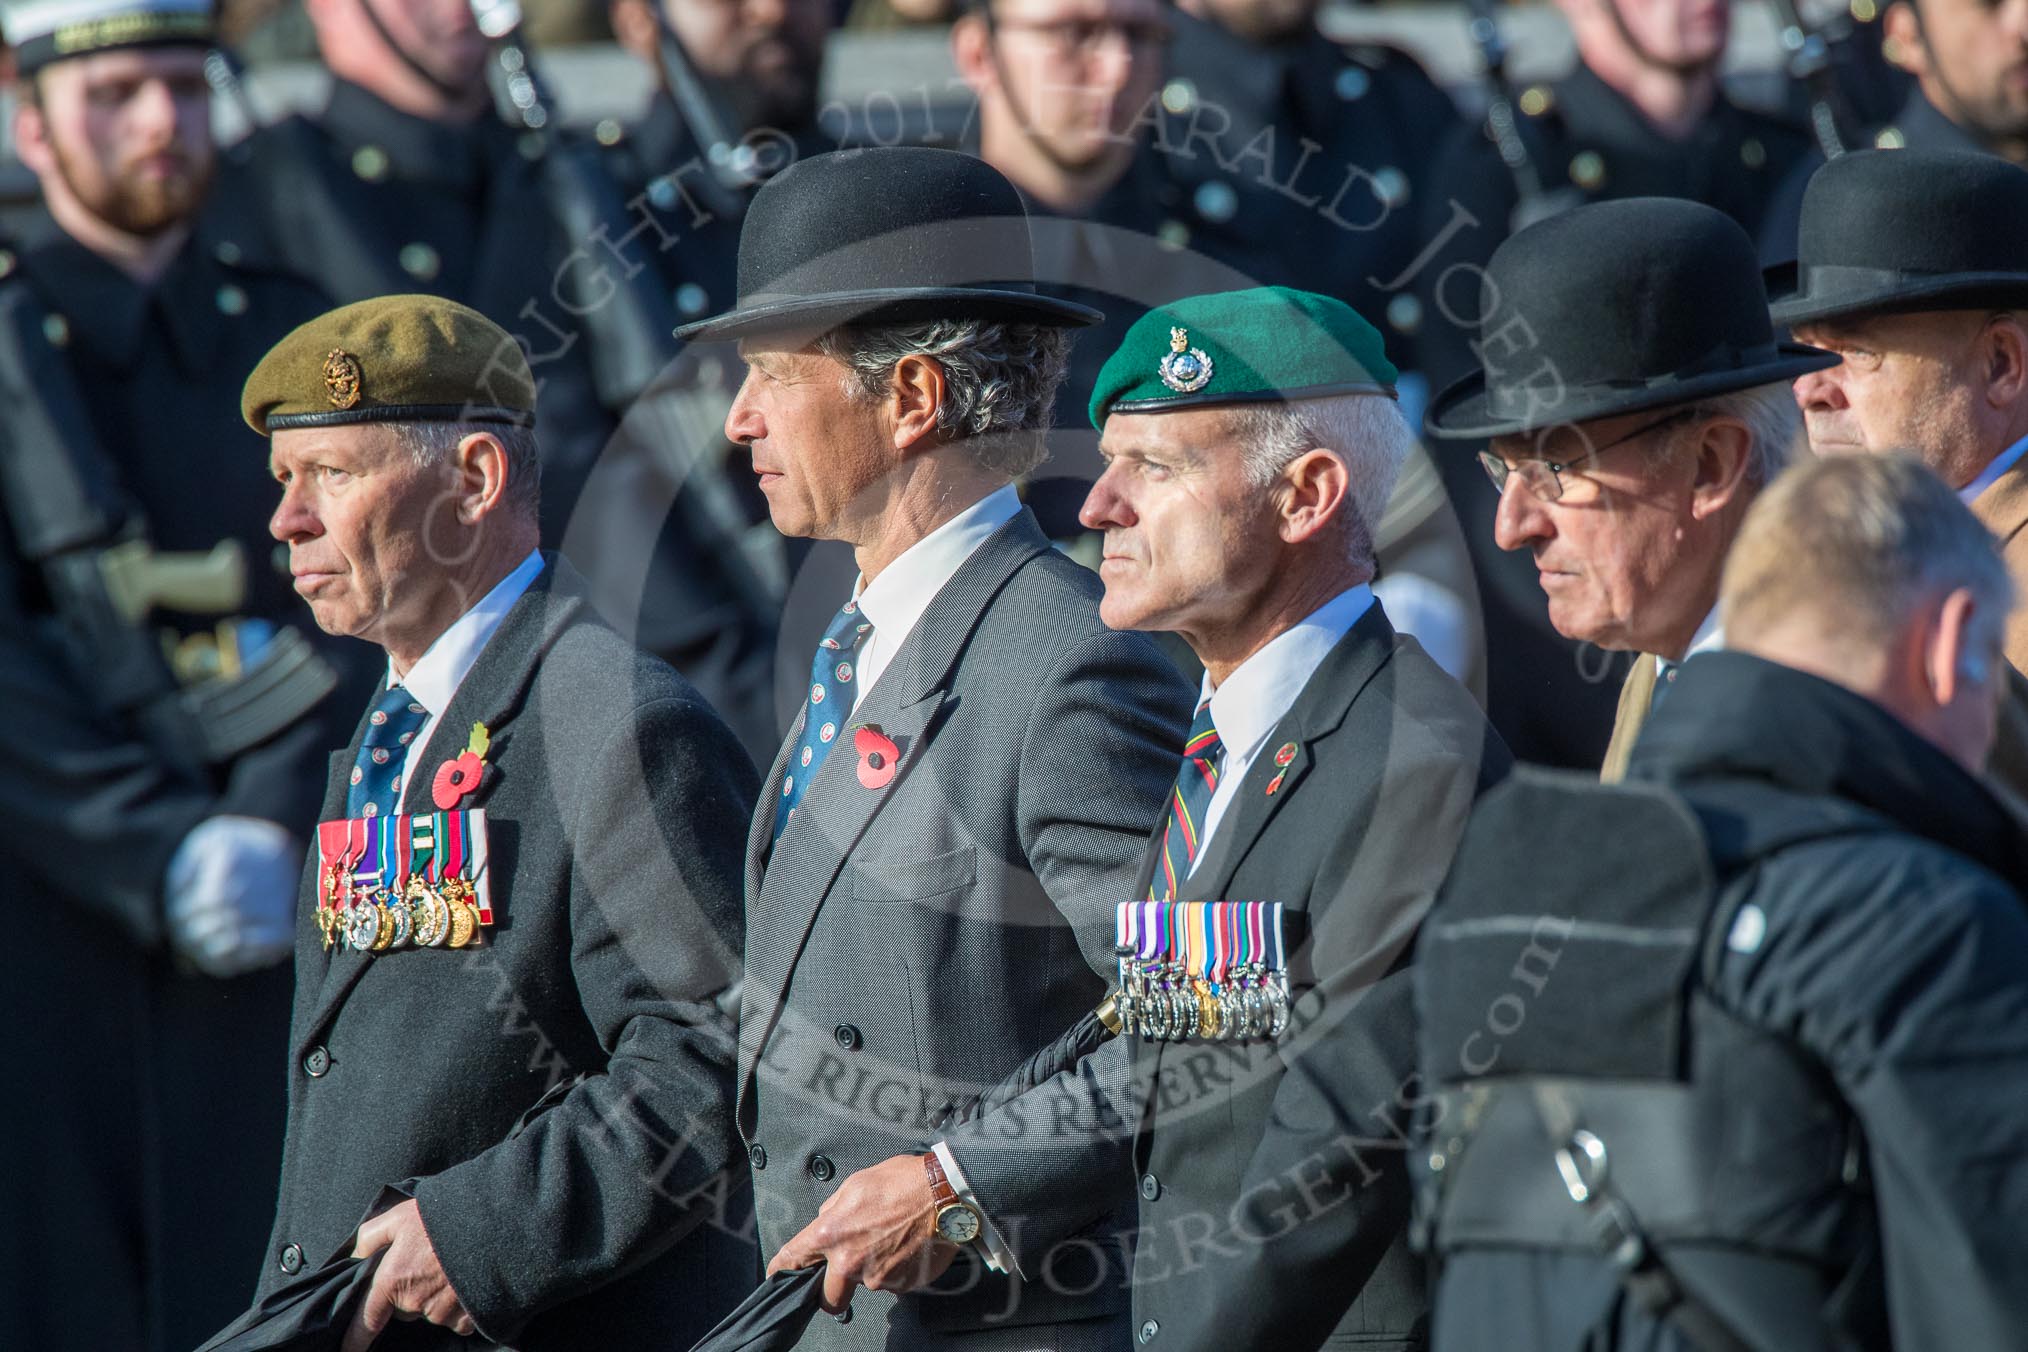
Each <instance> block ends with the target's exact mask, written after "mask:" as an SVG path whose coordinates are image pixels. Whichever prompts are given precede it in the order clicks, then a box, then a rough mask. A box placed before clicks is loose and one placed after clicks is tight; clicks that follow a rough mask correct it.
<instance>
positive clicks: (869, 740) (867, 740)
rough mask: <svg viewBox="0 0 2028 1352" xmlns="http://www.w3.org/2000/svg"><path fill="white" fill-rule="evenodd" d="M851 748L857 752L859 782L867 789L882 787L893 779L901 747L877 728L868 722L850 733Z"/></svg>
mask: <svg viewBox="0 0 2028 1352" xmlns="http://www.w3.org/2000/svg"><path fill="white" fill-rule="evenodd" d="M852 749H853V750H855V751H857V752H858V753H859V782H860V783H861V784H863V785H865V786H866V787H867V788H869V789H884V788H886V787H887V786H888V784H889V783H890V782H891V781H892V780H893V779H894V769H895V764H896V762H898V761H900V759H901V748H900V747H897V746H896V745H895V744H894V740H893V739H892V738H891V737H889V736H888V735H887V734H886V733H884V732H882V731H881V730H880V729H879V728H876V727H874V726H872V725H871V724H868V725H867V726H865V727H862V728H860V729H858V730H857V731H855V732H854V733H853V734H852Z"/></svg>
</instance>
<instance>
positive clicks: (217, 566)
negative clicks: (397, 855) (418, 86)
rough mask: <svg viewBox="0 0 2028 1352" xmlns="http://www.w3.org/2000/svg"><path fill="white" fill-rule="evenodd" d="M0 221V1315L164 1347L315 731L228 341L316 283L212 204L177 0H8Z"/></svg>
mask: <svg viewBox="0 0 2028 1352" xmlns="http://www.w3.org/2000/svg"><path fill="white" fill-rule="evenodd" d="M4 18H5V28H6V37H7V41H8V44H9V46H10V47H11V48H12V49H13V52H14V54H15V56H16V58H17V60H18V61H19V70H20V76H21V78H20V80H19V82H18V83H17V84H16V86H15V90H14V92H15V96H16V99H17V103H16V112H15V122H14V145H15V147H16V149H17V150H18V151H19V153H20V155H21V157H22V159H23V161H24V162H25V163H26V164H27V166H28V167H29V168H30V169H31V170H33V172H34V174H35V176H36V178H37V180H38V181H39V183H40V186H41V190H42V198H41V203H40V205H39V206H38V207H37V208H36V209H35V210H33V211H32V212H30V213H28V214H27V215H26V216H25V217H24V218H22V219H21V220H20V222H19V229H20V236H19V238H17V239H14V240H12V241H10V242H9V243H8V245H7V247H6V249H5V251H4V252H0V278H4V280H0V446H4V456H5V461H4V469H0V707H4V708H5V709H6V715H5V717H4V718H0V820H4V823H5V824H4V826H0V868H4V870H5V872H6V875H7V877H8V879H9V882H8V885H7V889H8V893H9V900H8V906H7V916H8V920H7V942H6V944H5V945H4V946H0V1030H4V1032H0V1080H4V1082H5V1083H6V1084H7V1086H8V1093H9V1095H10V1099H11V1102H12V1103H13V1107H12V1108H11V1109H10V1111H9V1112H8V1113H6V1114H5V1123H4V1125H0V1152H4V1154H5V1157H6V1158H8V1159H9V1160H12V1161H14V1162H15V1164H16V1166H17V1167H14V1168H10V1169H9V1170H7V1175H6V1182H5V1183H0V1266H4V1267H5V1268H6V1270H7V1272H8V1278H7V1280H6V1281H5V1282H4V1283H0V1345H4V1346H7V1347H22V1348H27V1347H107V1348H112V1347H118V1348H135V1349H172V1348H173V1349H181V1348H187V1347H189V1346H191V1345H192V1344H193V1343H195V1342H196V1341H197V1340H198V1339H199V1338H201V1337H202V1335H203V1333H204V1332H205V1330H206V1329H207V1328H208V1327H215V1326H216V1325H217V1323H218V1322H219V1320H220V1319H221V1318H223V1317H224V1316H225V1315H226V1314H228V1313H229V1312H230V1310H231V1308H232V1305H233V1303H234V1301H233V1296H234V1293H233V1292H232V1291H231V1289H230V1288H229V1287H224V1288H222V1287H221V1286H220V1285H219V1283H218V1282H217V1281H216V1273H217V1272H218V1271H219V1269H220V1268H221V1266H230V1265H232V1264H237V1263H248V1262H251V1261H252V1260H253V1258H254V1255H255V1254H256V1253H257V1252H258V1251H259V1245H260V1243H261V1235H262V1231H263V1230H264V1229H265V1226H266V1219H265V1218H266V1215H267V1213H268V1212H269V1210H270V1208H271V1203H272V1198H273V1196H274V1182H273V1178H274V1169H275V1163H276V1159H277V1155H276V1149H275V1147H276V1142H277V1140H278V1132H279V1130H280V1126H281V1112H282V1106H283V1105H282V1098H281V1094H280V1092H279V1091H280V1089H281V1086H280V1084H279V1083H277V1082H275V1080H274V1077H273V1074H272V1067H273V1065H274V1062H275V1059H276V1058H278V1057H279V1056H280V1054H281V1050H282V1039H281V1032H280V1029H281V1026H282V1025H283V1024H284V1023H285V1022H286V1020H287V1014H288V994H289V982H288V974H287V972H286V971H285V970H283V969H281V968H279V967H277V966H276V964H277V963H279V962H280V961H281V959H283V958H284V957H285V956H286V955H287V953H288V949H289V930H290V925H289V906H290V894H291V892H292V891H293V880H294V878H295V875H296V873H297V870H298V869H299V868H300V866H301V862H302V857H303V849H304V845H305V842H306V840H307V838H308V832H309V829H310V826H311V824H312V823H313V821H314V819H315V811H316V795H315V791H314V787H313V786H314V785H315V783H316V781H317V780H318V779H319V778H320V777H321V775H322V767H323V765H324V763H325V756H326V753H327V751H328V749H329V745H330V743H331V741H332V740H333V739H334V737H335V736H336V735H337V734H338V731H339V729H338V727H337V725H336V723H335V722H334V721H332V718H331V714H332V713H333V711H334V709H335V706H336V704H337V701H336V700H334V699H332V698H330V691H331V690H332V687H333V684H334V682H336V681H337V680H338V673H337V671H336V670H335V669H334V668H333V666H332V665H331V662H330V661H329V660H328V658H329V656H330V655H329V654H327V653H324V652H322V651H320V648H319V647H318V646H314V645H313V644H312V643H311V642H310V641H309V640H307V639H306V638H305V637H304V635H303V634H301V633H299V632H297V631H296V630H295V629H294V628H292V624H293V623H294V622H295V621H297V620H298V619H299V618H300V609H299V606H298V604H297V602H296V599H295V597H294V595H293V594H292V593H291V591H290V589H289V584H288V577H287V575H286V572H285V571H283V570H280V569H277V568H276V567H275V566H274V563H273V541H272V540H270V539H268V538H267V532H266V529H265V523H266V518H267V514H268V511H269V509H270V505H271V500H272V494H273V487H272V485H271V484H270V483H269V481H268V478H267V475H266V473H265V471H264V470H263V468H262V467H261V465H260V463H259V459H258V454H257V451H256V449H255V448H256V447H257V446H258V441H257V439H256V438H254V437H253V436H252V434H251V433H249V432H248V431H247V430H246V429H245V428H244V427H243V426H239V425H237V420H236V419H235V417H234V416H233V410H234V403H235V399H234V390H235V388H236V387H237V386H238V384H239V382H240V380H241V379H242V377H243V375H244V371H243V368H244V366H245V364H246V363H248V362H250V361H252V360H254V359H255V358H256V357H258V355H259V354H260V353H261V352H262V351H263V350H265V348H266V347H267V345H268V344H269V343H271V342H273V341H274V339H275V338H276V337H277V336H278V335H280V334H281V333H283V332H285V331H287V329H288V328H289V327H290V326H291V325H293V324H294V323H296V322H297V321H299V320H300V319H301V318H303V317H304V316H306V315H308V314H313V313H315V312H316V311H317V310H319V309H321V308H322V307H323V306H324V305H325V304H326V302H325V300H324V299H323V297H322V296H321V295H320V294H319V293H318V292H317V291H316V290H315V289H314V288H313V287H311V286H310V285H308V284H307V283H304V282H302V281H299V280H297V279H294V278H292V277H289V276H286V275H284V274H283V273H281V272H279V271H276V270H273V269H272V268H271V267H269V266H268V265H267V264H265V263H264V262H263V261H262V260H260V259H258V258H257V257H256V256H255V254H254V253H253V251H252V250H251V249H250V248H249V247H248V244H247V242H246V241H244V240H243V239H241V238H239V237H236V236H234V235H231V234H229V233H228V232H227V231H226V230H225V229H224V228H223V225H222V223H221V221H220V220H219V219H218V217H217V216H216V215H215V214H214V213H213V211H212V209H211V206H212V203H213V202H214V197H213V194H212V190H211V184H212V173H213V167H214V149H213V145H212V141H211V135H210V120H209V118H210V99H209V89H208V86H207V85H206V83H205V79H204V72H203V57H204V48H205V46H206V45H207V44H208V43H209V41H210V39H211V16H210V12H209V5H208V4H206V3H202V0H90V2H87V3H48V2H43V0H23V2H22V3H14V4H10V5H8V6H7V7H6V9H5V11H4Z"/></svg>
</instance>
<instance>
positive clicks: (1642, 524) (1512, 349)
mask: <svg viewBox="0 0 2028 1352" xmlns="http://www.w3.org/2000/svg"><path fill="white" fill-rule="evenodd" d="M1486 296H1487V299H1488V318H1487V320H1486V323H1485V326H1484V328H1483V331H1482V336H1481V339H1480V344H1479V350H1480V353H1481V364H1482V369H1481V371H1480V372H1479V373H1478V374H1476V375H1469V376H1466V377H1464V378H1463V379H1462V380H1459V381H1458V382H1456V383H1455V384H1453V385H1452V386H1451V387H1450V388H1449V389H1447V390H1445V391H1444V392H1443V393H1442V394H1441V395H1439V396H1438V397H1437V398H1436V399H1435V400H1434V401H1433V402H1432V403H1431V405H1430V411H1429V416H1428V420H1427V421H1428V431H1429V433H1430V435H1431V436H1433V437H1436V438H1438V439H1440V440H1445V441H1469V440H1476V439H1479V438H1487V439H1489V441H1488V445H1487V447H1486V449H1485V450H1483V451H1481V452H1480V459H1481V461H1482V462H1483V464H1484V465H1485V468H1486V472H1487V474H1488V475H1490V476H1491V478H1492V480H1493V483H1494V485H1495V486H1496V488H1497V489H1498V490H1499V505H1498V510H1497V513H1496V515H1495V517H1494V523H1493V529H1494V538H1495V540H1496V541H1497V542H1498V543H1499V545H1500V547H1501V548H1502V549H1510V550H1519V549H1524V548H1525V549H1527V550H1529V551H1530V552H1531V553H1532V554H1533V555H1534V561H1535V567H1536V569H1537V572H1538V575H1539V578H1540V582H1541V586H1542V590H1543V591H1544V592H1545V593H1546V594H1547V597H1548V602H1549V619H1550V623H1551V624H1553V625H1554V626H1555V627H1556V630H1557V632H1558V633H1560V634H1563V635H1564V636H1566V637H1568V638H1581V639H1588V640H1590V641H1591V642H1593V643H1596V644H1598V645H1599V646H1600V647H1602V648H1610V649H1619V650H1626V651H1632V652H1635V653H1638V654H1639V656H1638V657H1637V659H1636V660H1635V663H1634V667H1633V670H1632V671H1631V672H1630V673H1629V674H1628V676H1627V679H1626V682H1625V684H1624V686H1623V687H1622V689H1621V692H1620V702H1619V709H1618V713H1617V715H1616V717H1615V719H1614V724H1613V739H1612V743H1611V745H1610V746H1609V748H1608V749H1607V753H1606V760H1605V765H1604V767H1603V773H1604V775H1605V776H1606V777H1607V778H1609V779H1613V778H1618V777H1619V776H1620V775H1621V774H1622V773H1623V772H1624V770H1625V767H1626V761H1627V755H1628V753H1629V752H1630V751H1631V749H1632V746H1633V742H1634V738H1635V735H1636V734H1637V733H1638V732H1639V730H1640V726H1641V724H1642V722H1644V721H1645V720H1646V718H1647V715H1648V712H1649V710H1650V708H1651V707H1652V706H1653V704H1654V703H1655V701H1656V700H1657V699H1658V698H1659V697H1660V696H1661V694H1662V692H1663V691H1664V690H1665V689H1666V687H1667V685H1668V683H1669V682H1671V681H1673V679H1674V674H1675V671H1676V669H1677V667H1678V666H1679V665H1680V664H1681V663H1682V662H1683V660H1684V658H1685V657H1687V656H1688V655H1689V654H1690V653H1692V652H1696V651H1702V650H1705V649H1709V648H1715V647H1717V646H1719V645H1720V644H1721V642H1722V638H1723V636H1722V635H1721V634H1720V633H1719V629H1718V622H1717V615H1716V605H1717V600H1718V577H1719V570H1720V569H1721V568H1722V567H1723V566H1724V563H1725V554H1726V550H1727V549H1728V548H1729V547H1730V545H1731V543H1732V537H1733V534H1734V532H1736V531H1737V530H1738V527H1739V522H1740V519H1741V517H1742V516H1744V514H1745V512H1746V509H1747V507H1748V506H1749V505H1750V504H1751V502H1752V500H1753V498H1754V495H1755V494H1756V493H1757V492H1759V490H1760V489H1761V488H1762V487H1763V486H1764V485H1765V484H1767V483H1768V481H1769V480H1770V479H1772V478H1773V477H1774V475H1775V474H1776V473H1777V472H1778V471H1779V470H1780V469H1781V468H1782V466H1783V465H1784V464H1785V463H1786V462H1787V460H1788V458H1789V456H1790V453H1791V450H1792V449H1793V446H1794V444H1795V442H1796V441H1797V440H1799V436H1798V430H1799V429H1798V426H1797V424H1798V418H1797V415H1796V410H1795V406H1794V401H1793V400H1792V399H1791V398H1790V397H1789V392H1788V389H1787V382H1789V381H1791V380H1794V379H1795V378H1796V377H1798V376H1801V375H1804V374H1806V373H1807V372H1810V371H1815V370H1820V369H1822V368H1824V367H1826V366H1832V365H1835V364H1836V363H1837V360H1838V358H1837V357H1835V356H1833V355H1831V354H1830V353H1826V352H1820V351H1818V350H1817V349H1815V348H1810V347H1803V346H1800V345H1796V344H1791V343H1777V342H1776V341H1775V337H1774V330H1773V327H1772V326H1771V324H1770V323H1769V320H1768V316H1767V294H1766V292H1765V291H1764V290H1763V289H1762V286H1761V282H1760V269H1759V266H1758V264H1757V262H1756V260H1755V257H1754V251H1753V242H1752V241H1751V240H1750V239H1748V238H1747V236H1746V232H1745V231H1743V230H1741V229H1740V228H1739V226H1738V224H1737V223H1735V222H1734V221H1732V220H1730V219H1729V218H1727V217H1726V216H1725V215H1724V214H1723V213H1721V212H1718V211H1716V210H1714V209H1712V208H1711V207H1707V206H1702V205H1699V204H1698V203H1695V202H1685V201H1681V200H1678V199H1674V198H1634V199H1631V200H1628V201H1624V202H1601V203H1597V204H1595V205H1592V206H1587V207H1579V208H1577V209H1576V210H1574V211H1571V212H1568V213H1566V214H1564V215H1562V216H1558V217H1555V218H1553V219H1551V220H1548V221H1544V222H1541V223H1540V224H1537V225H1534V226H1530V227H1529V228H1528V229H1526V230H1523V231H1522V232H1520V233H1519V234H1517V235H1515V236H1514V238H1512V239H1511V240H1508V241H1507V242H1506V243H1505V244H1503V245H1501V246H1500V248H1499V250H1498V251H1497V252H1495V253H1494V255H1493V258H1492V262H1491V263H1490V264H1489V266H1488V268H1487V278H1486Z"/></svg>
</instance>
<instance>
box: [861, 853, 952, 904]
mask: <svg viewBox="0 0 2028 1352" xmlns="http://www.w3.org/2000/svg"><path fill="white" fill-rule="evenodd" d="M978 876H979V852H978V850H977V849H975V848H974V847H972V846H970V845H967V846H965V847H964V848H963V849H961V850H952V851H951V852H950V853H949V854H933V855H931V856H930V857H929V858H927V859H879V860H874V859H855V860H853V861H852V895H853V896H854V897H856V898H858V899H859V900H860V901H918V900H920V899H922V898H923V897H933V896H935V895H937V894H938V893H939V892H955V891H957V890H958V889H959V888H962V887H970V886H971V885H972V884H973V883H974V882H976V881H977V880H978Z"/></svg>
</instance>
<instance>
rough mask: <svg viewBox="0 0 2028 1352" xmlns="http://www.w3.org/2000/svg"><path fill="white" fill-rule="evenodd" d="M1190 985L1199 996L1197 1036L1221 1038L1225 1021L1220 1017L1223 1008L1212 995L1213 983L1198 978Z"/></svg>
mask: <svg viewBox="0 0 2028 1352" xmlns="http://www.w3.org/2000/svg"><path fill="white" fill-rule="evenodd" d="M1190 985H1191V986H1192V988H1194V990H1195V991H1196V994H1197V1035H1198V1036H1199V1037H1208V1038H1209V1037H1218V1036H1220V1035H1221V1030H1222V1029H1223V1027H1224V1020H1223V1019H1222V1018H1221V1017H1220V1015H1221V1013H1222V1007H1221V1006H1220V1004H1219V1002H1218V997H1217V996H1216V995H1214V994H1212V993H1211V983H1210V982H1208V981H1205V980H1203V979H1202V978H1198V979H1194V980H1192V981H1191V983H1190Z"/></svg>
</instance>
